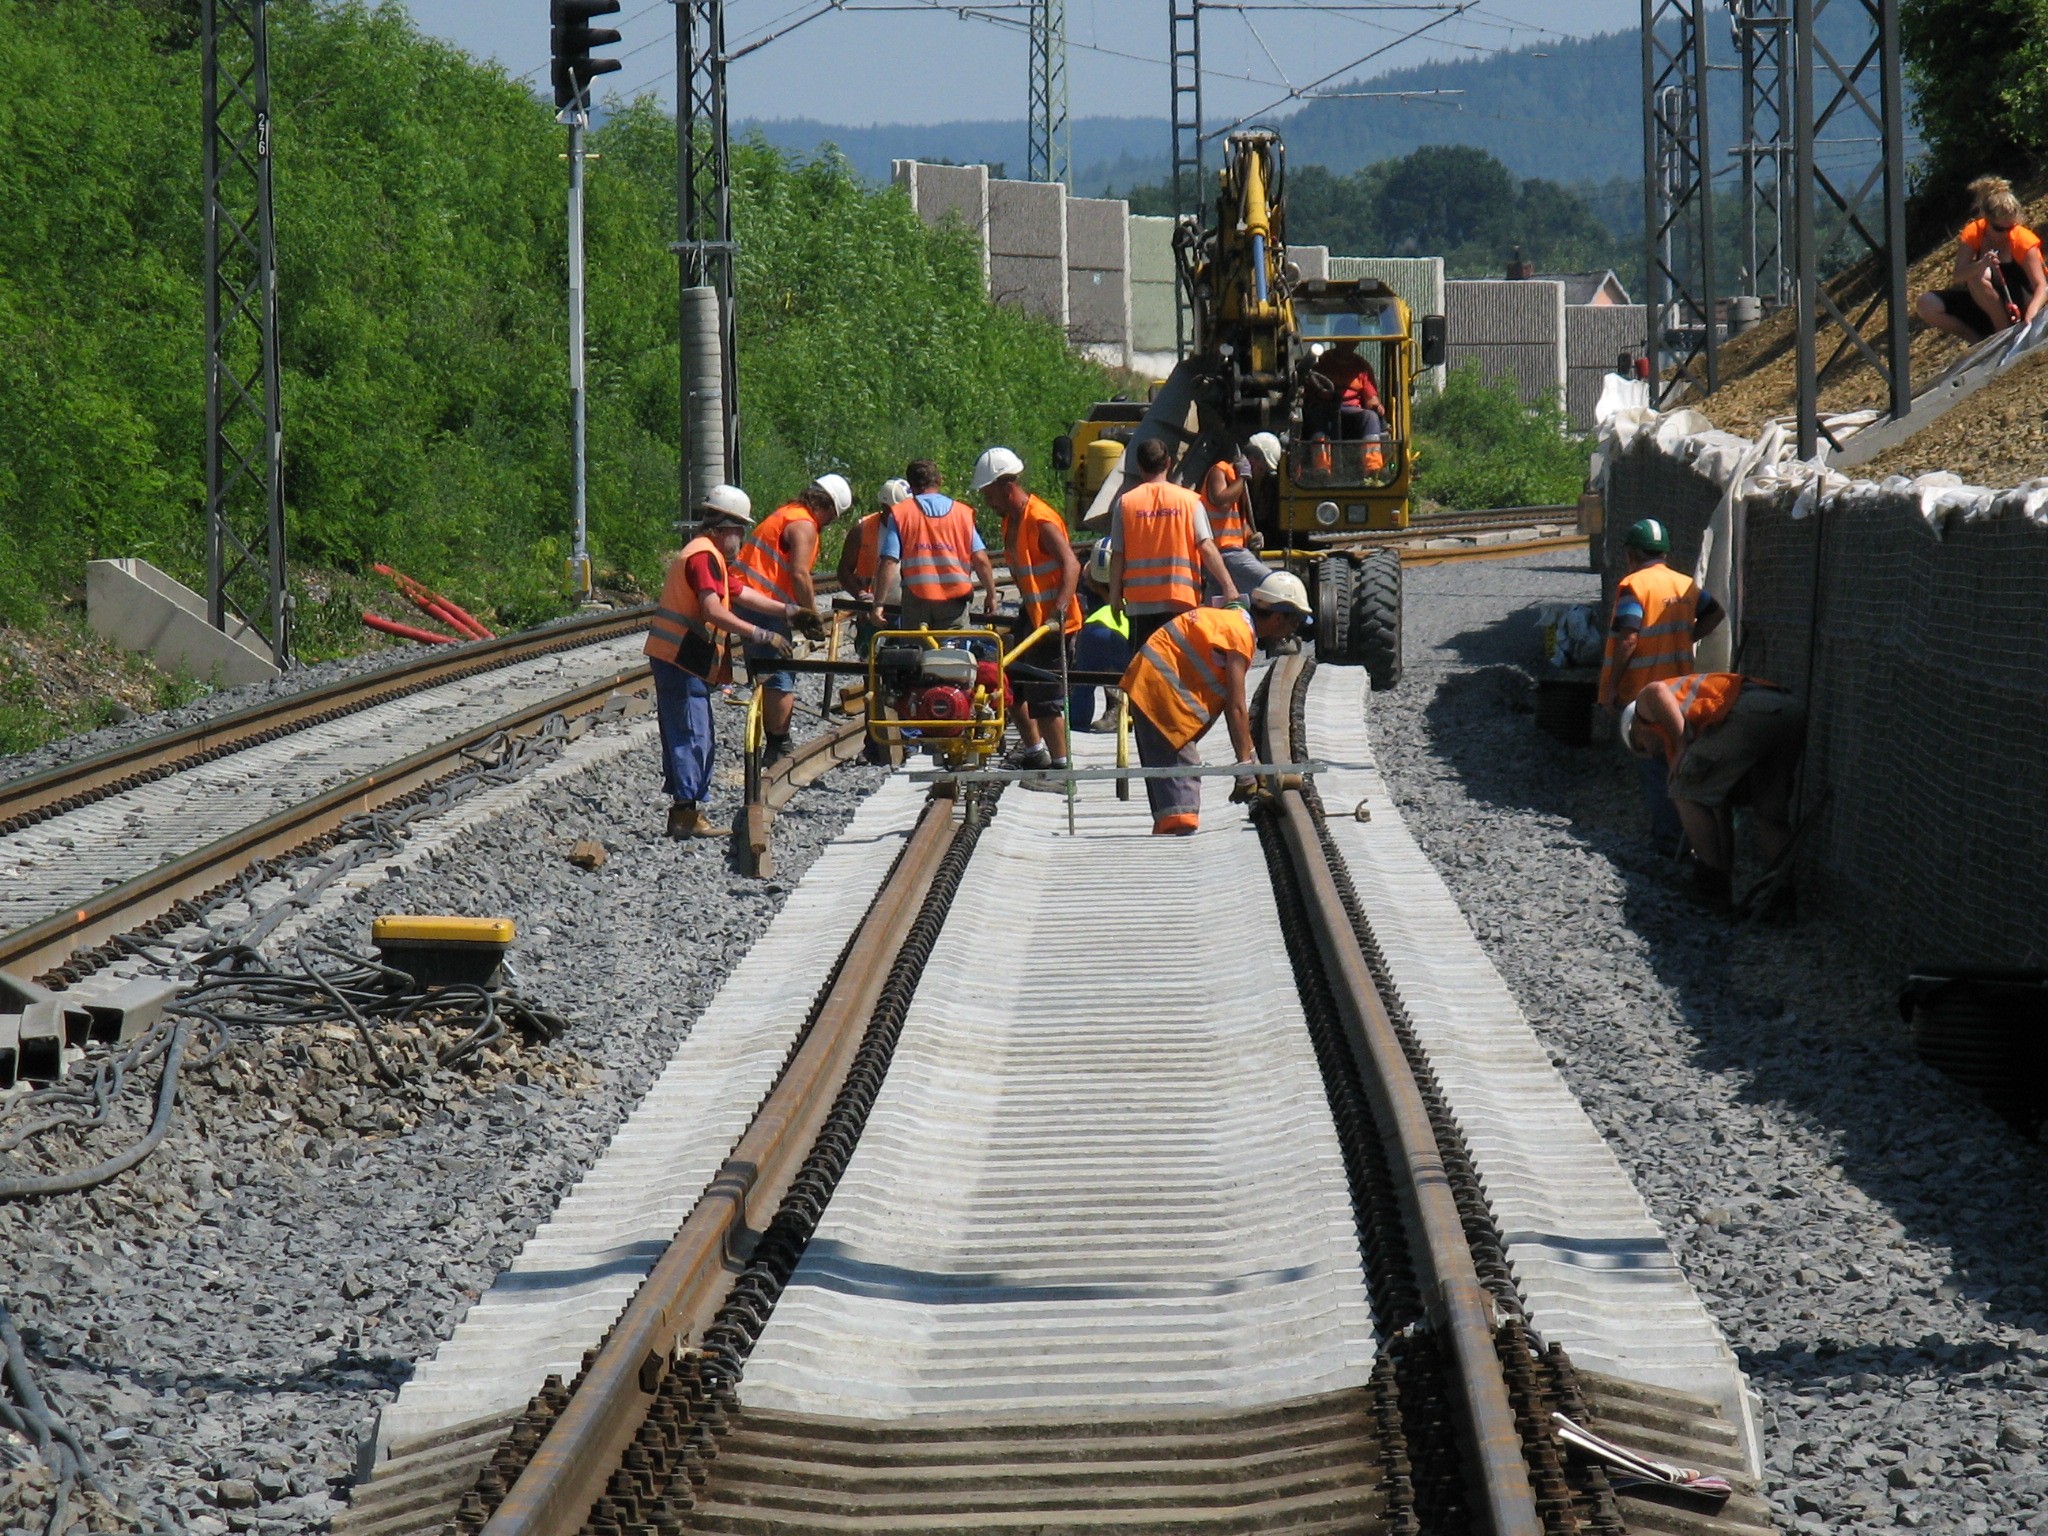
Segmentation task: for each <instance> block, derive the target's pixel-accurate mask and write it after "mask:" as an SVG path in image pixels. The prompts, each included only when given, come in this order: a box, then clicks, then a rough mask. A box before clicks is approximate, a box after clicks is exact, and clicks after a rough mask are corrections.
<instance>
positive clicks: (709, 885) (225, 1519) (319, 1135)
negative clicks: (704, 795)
mask: <svg viewBox="0 0 2048 1536" xmlns="http://www.w3.org/2000/svg"><path fill="white" fill-rule="evenodd" d="M719 715H720V718H719V724H720V726H721V728H722V732H723V735H724V737H725V743H724V745H725V746H727V747H728V748H729V746H730V744H731V743H732V742H733V741H734V740H736V738H737V736H738V733H739V727H740V722H741V719H742V715H741V712H740V711H739V710H737V709H725V708H721V709H720V712H719ZM815 718H816V717H815V714H813V715H811V716H810V719H811V720H813V721H814V720H815ZM658 772H659V770H658V765H657V763H656V761H655V759H654V755H653V753H652V752H651V751H650V752H648V753H646V754H641V755H634V756H629V757H626V758H624V759H620V760H615V761H613V762H611V763H609V764H600V765H598V766H597V767H595V768H593V769H592V770H590V771H589V772H588V773H586V774H583V775H579V776H577V777H575V778H573V779H570V780H568V781H567V782H566V783H564V784H561V785H557V786H554V787H552V788H550V789H547V790H544V791H543V792H542V793H541V794H540V795H539V796H538V797H537V798H536V799H534V800H533V801H532V802H530V803H529V804H528V805H526V806H524V807H521V808H519V809H517V810H515V811H513V812H512V813H510V814H508V815H506V816H504V817H503V818H501V819H498V820H494V821H492V822H490V823H488V824H487V826H486V828H485V829H484V830H483V831H482V832H480V833H477V834H474V835H472V836H470V837H469V838H468V839H466V840H465V841H464V843H463V844H462V846H461V847H460V848H459V850H458V851H456V852H454V853H452V854H443V855H440V856H437V857H436V858H435V859H434V860H433V861H432V862H431V863H430V864H429V863H422V864H419V865H417V866H415V867H413V868H411V869H409V870H407V871H404V872H402V873H400V874H397V875H395V876H392V877H390V878H387V879H386V880H385V881H384V882H383V883H382V884H381V885H379V886H377V887H375V888H373V889H371V890H370V891H367V892H364V893H362V894H361V895H360V896H358V897H357V898H355V899H353V900H351V901H349V902H347V903H345V904H344V909H343V910H341V911H339V912H337V913H336V914H334V916H333V918H332V920H331V921H327V922H325V923H324V924H323V936H325V937H328V938H330V939H333V940H336V941H341V942H346V943H350V944H353V945H355V946H358V947H360V946H363V945H365V944H366V943H367V937H368V926H369V918H370V916H371V915H372V914H374V913H376V912H380V911H390V910H416V911H418V910H423V911H452V912H466V913H489V914H506V915H510V916H512V917H514V918H516V919H517V920H518V922H519V929H520V938H519V943H518V946H517V949H516V951H515V960H516V965H517V969H518V975H519V978H520V980H521V983H522V986H523V989H524V991H525V993H526V995H527V996H528V997H529V998H530V999H531V1000H532V1001H534V1002H535V1003H536V1004H537V1005H539V1006H541V1007H543V1008H546V1009H550V1010H552V1011H554V1012H556V1013H559V1014H562V1015H564V1016H566V1017H567V1018H568V1019H569V1020H570V1027H569V1030H568V1032H567V1033H566V1035H565V1036H564V1037H563V1038H562V1039H560V1040H559V1041H557V1042H554V1043H552V1044H545V1045H542V1044H537V1043H534V1042H530V1041H521V1042H516V1043H509V1042H508V1043H507V1044H506V1045H505V1046H504V1047H503V1048H501V1049H497V1050H494V1051H493V1052H491V1053H488V1055H487V1057H486V1059H485V1060H483V1061H482V1062H480V1063H477V1064H476V1065H475V1066H474V1067H472V1068H471V1069H469V1070H466V1071H465V1070H462V1069H449V1070H444V1071H442V1072H441V1073H439V1074H436V1075H433V1076H432V1077H431V1078H430V1079H429V1080H427V1081H426V1082H425V1083H424V1084H423V1085H422V1084H419V1083H414V1084H412V1085H409V1086H408V1087H407V1089H406V1090H404V1091H403V1092H402V1093H394V1094H392V1095H391V1096H390V1097H389V1099H388V1100H386V1101H380V1096H379V1090H377V1089H375V1088H372V1087H370V1086H369V1085H367V1084H365V1083H364V1082H362V1081H361V1078H360V1076H359V1074H357V1073H355V1072H353V1071H352V1070H351V1069H350V1068H349V1066H348V1057H349V1054H350V1052H349V1048H348V1042H347V1041H346V1040H343V1039H338V1038H327V1037H325V1036H324V1035H323V1034H322V1033H321V1032H320V1031H317V1030H315V1031H309V1030H306V1029H303V1028H301V1029H295V1030H288V1031H285V1032H282V1033H281V1034H278V1035H273V1036H270V1037H267V1038H265V1039H264V1040H262V1041H260V1042H254V1043H250V1044H244V1045H242V1046H239V1047H237V1049H236V1050H235V1051H234V1052H232V1053H230V1054H229V1055H228V1056H226V1057H224V1058H223V1059H222V1060H221V1061H220V1062H218V1063H217V1064H215V1065H213V1066H211V1067H208V1068H206V1069H204V1070H202V1071H200V1072H197V1073H195V1074H192V1075H190V1076H189V1077H188V1079H187V1082H186V1087H185V1090H184V1092H183V1094H182V1096H181V1100H180V1108H179V1113H178V1121H177V1124H176V1128H175V1129H174V1130H173V1132H172V1134H171V1136H170V1137H169V1139H168V1140H167V1141H166V1143H165V1144H164V1146H163V1147H162V1148H161V1149H160V1150H159V1151H158V1152H157V1154H156V1155H155V1156H154V1157H152V1158H150V1159H149V1160H148V1161H147V1162H145V1163H144V1164H143V1165H142V1166H141V1167H140V1168H138V1169H136V1170H135V1171H133V1172H131V1173H129V1174H127V1175H125V1176H123V1177H121V1178H119V1179H117V1180H115V1181H114V1182H113V1183H111V1184H109V1185H106V1186H103V1187H102V1188H101V1189H99V1190H98V1191H95V1192H91V1193H88V1194H85V1195H81V1196H70V1197H64V1198H60V1199H52V1200H44V1201H39V1202H34V1203H30V1204H25V1205H23V1204H14V1205H0V1295H5V1296H6V1297H8V1298H9V1300H10V1304H11V1306H12V1309H13V1311H14V1314H15V1317H16V1320H17V1321H18V1323H19V1324H20V1327H21V1329H22V1333H23V1336H24V1338H25V1339H26V1341H27V1343H28V1346H29V1349H30V1351H31V1353H32V1354H33V1355H34V1356H35V1357H36V1360H37V1364H38V1369H39V1372H40V1375H41V1379H42V1381H43V1383H44V1385H45V1387H46V1389H48V1390H50V1391H52V1393H53V1395H54V1396H56V1397H57V1398H58V1399H59V1400H60V1401H61V1403H62V1405H63V1407H64V1410H65V1411H66V1413H67V1416H68V1417H69V1418H70V1421H71V1422H72V1424H73V1425H74V1426H75V1427H76V1428H77V1429H78V1430H79V1431H80V1433H81V1434H82V1436H83V1438H84V1440H85V1443H86V1445H87V1447H88V1449H89V1450H90V1451H91V1452H92V1453H93V1454H94V1455H95V1456H96V1457H97V1458H98V1461H99V1464H100V1466H101V1469H102V1471H103V1472H104V1473H105V1474H106V1475H107V1477H108V1478H109V1480H110V1482H111V1483H112V1484H113V1485H114V1488H115V1491H116V1492H117V1493H118V1494H119V1495H120V1496H121V1497H122V1500H123V1502H124V1504H125V1505H128V1506H131V1507H132V1508H133V1509H135V1510H136V1511H138V1512H139V1513H140V1515H141V1516H142V1517H143V1519H144V1520H145V1521H156V1520H161V1521H164V1522H166V1523H168V1524H170V1525H172V1526H175V1527H177V1528H181V1529H187V1530H192V1531H197V1532H201V1533H219V1532H223V1531H230V1530H232V1531H257V1532H261V1533H264V1536H271V1533H282V1532H286V1531H304V1530H311V1529H317V1528H319V1527H320V1526H321V1525H322V1524H323V1522H324V1521H325V1520H326V1519H327V1518H328V1517H329V1516H330V1515H331V1514H332V1513H333V1512H334V1511H335V1510H336V1509H337V1508H338V1507H339V1506H340V1503H341V1502H342V1501H343V1500H344V1499H345V1497H346V1489H347V1487H348V1483H349V1480H350V1477H351V1475H352V1472H353V1469H354V1466H355V1462H356V1454H357V1447H358V1444H359V1441H360V1439H361V1437H362V1436H363V1434H364V1433H365V1432H366V1431H367V1430H368V1429H369V1427H370V1426H371V1424H372V1422H373V1420H374V1418H375V1414H376V1411H377V1408H378V1407H379V1406H380V1405H381V1404H382V1403H385V1402H388V1401H389V1400H390V1399H391V1397H392V1396H393V1395H395V1389H396V1388H397V1386H398V1384H399V1383H401V1382H402V1381H404V1380H405V1379H406V1377H407V1376H408V1375H409V1374H410V1371H411V1367H412V1362H413V1361H414V1360H415V1359H417V1358H419V1357H420V1356H422V1355H424V1354H426V1353H429V1352H430V1351H431V1350H432V1349H433V1348H434V1347H435V1345H436V1344H437V1343H438V1342H439V1341H440V1340H441V1339H442V1338H444V1337H446V1336H447V1334H448V1333H449V1332H450V1331H451V1330H452V1328H453V1326H454V1324H455V1323H456V1321H457V1320H458V1319H459V1318H460V1317H461V1315H462V1313H463V1312H464V1311H465V1310H466V1309H467V1308H468V1306H469V1304H470V1303H471V1302H472V1301H473V1300H474V1299H475V1298H476V1297H477V1296H478V1295H479V1294H480V1293H481V1292H482V1291H483V1290H484V1289H485V1288H486V1287H487V1286H488V1285H489V1284H490V1282H491V1280H492V1278H493V1277H494V1276H495V1275H496V1274H497V1272H498V1271H499V1270H500V1269H501V1268H503V1267H504V1265H505V1264H506V1263H507V1262H508V1261H509V1260H510V1259H511V1257H512V1256H513V1254H514V1253H515V1252H516V1251H517V1249H518V1248H519V1246H520V1244H521V1243H522V1242H523V1241H524V1240H525V1239H526V1237H527V1236H528V1235H529V1234H530V1233H531V1232H532V1231H533V1229H534V1228H535V1227H536V1226H537V1225H538V1224H539V1222H540V1221H541V1220H542V1219H543V1218H544V1217H545V1216H547V1214H548V1213H549V1212H550V1211H551V1210H552V1209H553V1207H554V1204H555V1202H556V1201H557V1200H558V1199H559V1197H560V1196H561V1194H562V1193H563V1192H564V1191H566V1190H567V1189H568V1188H569V1187H570V1186H571V1185H572V1184H573V1183H574V1181H575V1180H576V1179H577V1177H578V1176H579V1175H580V1174H581V1173H582V1171H583V1170H584V1169H585V1168H586V1167H588V1166H589V1164H590V1163H591V1162H592V1161H593V1160H594V1159H595V1158H596V1156H597V1154H598V1153H599V1152H600V1151H601V1150H602V1148H603V1147H604V1145H605V1143H606V1141H607V1140H608V1139H609V1138H610V1136H611V1134H612V1131H613V1130H614V1128H615V1127H616V1126H617V1125H618V1123H619V1122H620V1121H621V1120H622V1119H623V1118H624V1116H625V1114H626V1113H627V1112H628V1111H629V1110H630V1109H631V1107H632V1106H633V1104H634V1103H636V1102H637V1101H638V1099H639V1098H640V1096H641V1095H642V1093H643V1092H644V1091H645V1089H646V1087H647V1085H648V1084H649V1082H651V1081H652V1079H653V1077H654V1076H655V1074H656V1073H657V1072H658V1071H659V1070H660V1069H661V1067H662V1066H663V1065H665V1064H666V1062H667V1060H668V1058H669V1056H670V1055H671V1054H672V1052H673V1050H674V1048H675V1046H676V1045H677V1043H678V1042H679V1041H680V1040H681V1039H682V1037H683V1036H684V1035H685V1034H686V1033H687V1031H688V1029H689V1027H690V1024H691V1022H692V1021H693V1020H694V1019H695V1018H696V1017H697V1015H698V1014H699V1012H700V1011H701V1010H702V1009H703V1007H704V1005H705V1004H706V1003H707V1002H708V1001H709V999H710V998H711V997H712V995H713V994H714V993H715V992H716V990H717V988H718V986H719V985H720V983H721V982H722V981H723V979H724V978H725V976H726V975H727V973H728V972H729V971H730V969H731V968H732V966H733V965H734V964H736V963H737V961H738V959H739V958H740V956H741V955H742V954H744V953H745V951H746V950H747V948H748V947H749V946H750V945H751V944H752V942H753V940H754V938H755V937H756V936H757V935H758V934H759V933H760V932H761V931H762V929H763V928H764V927H765V926H766V925H767V923H768V921H769V920H770V919H771V918H772V917H773V915H774V913H775V912H776V911H777V910H778V909H779V907H780V906H781V903H782V900H783V898H784V896H785V894H786V892H787V889H788V887H789V885H790V884H792V883H793V882H794V881H795V880H796V879H798V878H800V877H801V875H802V873H803V871H804V870H805V869H806V868H807V867H808V866H809V864H810V863H811V861H812V859H813V858H815V856H816V855H817V853H818V852H819V850H820V849H821V848H822V847H823V845H824V844H825V843H826V842H827V841H829V840H830V838H831V837H833V836H834V835H835V834H836V833H837V832H838V831H839V829H840V828H841V827H843V826H844V825H845V823H846V821H847V820H848V819H849V818H850V817H851V815H852V813H853V811H854V809H855V807H856V806H857V804H858V802H859V800H860V799H861V798H862V797H863V796H864V795H865V794H866V793H867V791H868V790H869V789H871V788H872V787H873V786H874V784H875V783H877V782H879V779H880V770H876V769H870V768H866V767H860V766H854V767H848V768H841V769H837V770H835V771H834V772H833V773H832V774H831V775H830V776H829V777H828V778H827V779H825V780H824V781H823V782H821V783H819V784H817V785H814V786H813V787H811V788H810V789H807V790H805V791H803V792H802V793H801V794H799V795H798V796H797V798H796V799H795V801H793V802H792V803H791V805H790V806H789V807H788V808H787V809H785V810H784V811H783V812H782V813H781V814H780V815H779V816H778V817H777V819H776V827H775V839H776V851H777V855H778V861H779V867H780V869H781V870H782V871H783V872H784V873H783V874H782V876H781V878H779V879H778V880H776V881H772V882H765V883H757V882H753V881H748V880H744V879H741V878H740V877H738V876H737V875H735V874H733V873H732V871H731V868H730V865H729V863H728V858H727V849H726V845H725V844H723V843H712V842H693V843H687V844H685V843H673V842H670V841H668V840H667V839H666V838H665V837H664V836H663V835H662V834H663V822H664V817H665V813H666V801H665V800H663V799H662V797H661V796H660V794H659V780H658ZM720 779H721V786H722V787H721V788H720V790H719V792H718V795H717V797H716V799H715V800H714V803H713V804H712V806H711V807H710V809H711V810H712V812H713V813H714V814H723V815H726V816H728V817H729V816H730V814H731V813H732V811H733V810H734V809H735V803H736V802H737V800H738V787H737V786H738V782H739V769H738V765H737V762H736V761H735V760H733V759H732V758H731V756H730V753H729V751H728V752H727V753H726V760H725V762H724V763H723V765H722V766H721V770H720ZM584 837H590V838H595V839H597V840H599V841H601V842H602V843H604V844H605V846H606V848H607V850H608V853H609V857H608V858H607V860H606V861H605V862H604V864H603V866H602V868H600V869H598V870H595V871H587V870H583V869H579V868H576V867H574V866H572V865H571V864H570V863H569V862H568V857H567V856H568V853H569V851H570V849H571V847H572V845H573V844H574V843H575V842H576V841H577V840H578V839H579V838H584ZM130 1097H131V1098H136V1099H139V1098H140V1095H134V1094H131V1095H130ZM138 1107H139V1106H138ZM100 1136H102V1137H105V1138H106V1140H107V1145H108V1146H111V1145H112V1144H114V1143H116V1142H118V1140H119V1137H118V1135H116V1134H114V1133H112V1132H105V1133H100ZM92 1145H93V1147H95V1148H100V1147H101V1145H102V1143H101V1141H100V1140H99V1139H97V1138H96V1139H95V1140H94V1142H93V1143H92ZM86 1160H87V1157H86V1155H84V1154H81V1155H79V1156H78V1157H77V1159H76V1161H77V1162H80V1163H83V1162H84V1161H86ZM6 1475H7V1474H6V1464H5V1461H4V1460H0V1481H4V1479H5V1477H6ZM10 1513H12V1512H10ZM9 1523H12V1522H11V1521H10V1522H9Z"/></svg>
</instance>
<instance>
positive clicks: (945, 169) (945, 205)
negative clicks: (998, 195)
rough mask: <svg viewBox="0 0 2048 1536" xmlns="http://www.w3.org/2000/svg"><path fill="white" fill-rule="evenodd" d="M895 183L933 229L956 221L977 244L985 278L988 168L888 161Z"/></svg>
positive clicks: (986, 272)
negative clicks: (979, 248) (908, 195)
mask: <svg viewBox="0 0 2048 1536" xmlns="http://www.w3.org/2000/svg"><path fill="white" fill-rule="evenodd" d="M890 165H891V170H892V171H893V172H894V179H895V182H896V185H897V186H899V187H901V188H902V189H903V190H904V191H905V192H907V193H909V194H910V206H911V207H913V208H915V209H916V210H917V216H918V217H919V218H921V219H923V220H924V221H925V223H927V224H929V225H931V226H932V227H933V228H934V229H940V228H943V227H944V226H945V225H947V224H949V223H957V224H958V225H959V226H960V227H961V228H962V229H964V230H966V231H967V233H968V234H970V235H972V236H973V237H974V240H975V243H976V244H978V245H979V246H980V247H981V275H982V278H983V279H984V280H986V279H987V277H988V167H987V166H985V165H926V164H925V163H924V162H923V161H921V160H896V161H892V162H891V163H890Z"/></svg>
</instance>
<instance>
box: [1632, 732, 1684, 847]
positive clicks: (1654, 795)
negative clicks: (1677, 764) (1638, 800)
mask: <svg viewBox="0 0 2048 1536" xmlns="http://www.w3.org/2000/svg"><path fill="white" fill-rule="evenodd" d="M1636 769H1637V771H1638V772H1639V773H1641V774H1642V776H1643V804H1644V805H1645V806H1646V807H1647V808H1648V809H1649V812H1650V841H1651V842H1652V843H1654V844H1655V845H1656V847H1657V851H1658V852H1659V853H1662V854H1666V855H1669V854H1672V853H1675V852H1676V851H1677V850H1678V840H1679V839H1680V838H1682V837H1684V836H1685V823H1684V822H1683V821H1681V820H1679V818H1678V807H1677V806H1675V805H1673V804H1672V803H1671V791H1670V788H1669V786H1668V785H1667V784H1666V783H1665V769H1664V757H1663V754H1661V753H1659V754H1657V755H1656V756H1653V757H1638V758H1637V759H1636Z"/></svg>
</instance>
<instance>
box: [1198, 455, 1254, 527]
mask: <svg viewBox="0 0 2048 1536" xmlns="http://www.w3.org/2000/svg"><path fill="white" fill-rule="evenodd" d="M1211 469H1212V470H1216V469H1220V470H1222V471H1223V473H1224V475H1225V476H1227V477H1228V479H1227V483H1228V484H1230V485H1235V484H1237V466H1236V465H1235V464H1233V463H1231V462H1230V460H1228V459H1218V460H1217V461H1216V462H1215V464H1214V465H1212V466H1211ZM1202 505H1203V506H1204V507H1207V508H1208V509H1209V532H1210V533H1212V534H1214V535H1215V536H1216V547H1217V548H1218V549H1243V548H1244V533H1245V527H1244V502H1243V501H1241V500H1240V501H1233V502H1230V503H1228V504H1227V505H1225V506H1221V507H1219V506H1217V505H1216V504H1215V503H1214V502H1212V501H1210V500H1209V498H1208V497H1207V496H1204V497H1203V498H1202Z"/></svg>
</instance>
